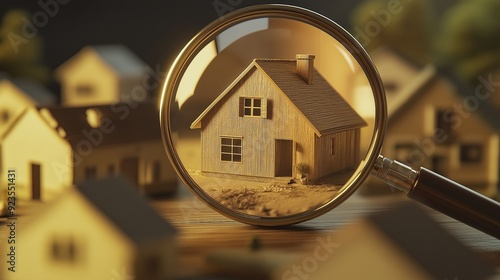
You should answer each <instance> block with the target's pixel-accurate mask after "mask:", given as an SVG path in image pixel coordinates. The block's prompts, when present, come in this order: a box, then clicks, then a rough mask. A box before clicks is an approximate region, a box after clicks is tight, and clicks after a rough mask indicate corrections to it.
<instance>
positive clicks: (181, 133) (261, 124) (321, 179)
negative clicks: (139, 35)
mask: <svg viewBox="0 0 500 280" xmlns="http://www.w3.org/2000/svg"><path fill="white" fill-rule="evenodd" d="M160 107H161V108H160V123H161V129H162V135H163V140H164V144H165V148H166V151H167V154H168V156H169V158H170V160H171V162H172V164H173V166H174V168H175V170H176V172H177V173H178V175H179V176H180V178H181V180H182V181H183V182H184V184H185V185H186V186H187V187H188V188H189V189H190V190H191V191H192V192H193V193H194V194H195V195H196V196H197V197H198V198H200V199H201V200H202V201H204V202H206V203H207V204H208V205H209V206H210V207H212V208H213V209H214V210H216V211H218V212H219V213H221V214H223V215H225V216H227V217H229V218H232V219H234V220H237V221H240V222H243V223H247V224H251V225H260V226H282V225H289V224H295V223H299V222H303V221H305V220H309V219H312V218H314V217H317V216H319V215H321V214H324V213H326V212H328V211H330V210H332V209H333V208H335V207H336V206H337V205H339V204H340V203H342V202H343V201H345V200H346V199H347V198H348V197H349V196H350V195H351V194H353V193H354V191H355V190H356V189H357V188H358V187H359V186H360V184H361V183H362V182H363V181H364V180H366V179H367V178H368V177H369V176H370V174H372V175H375V176H376V177H379V178H381V179H382V180H384V181H385V182H386V183H388V184H389V185H391V186H393V187H395V188H397V189H399V190H402V191H404V192H406V193H407V195H408V197H410V198H412V199H414V200H417V201H419V202H421V203H423V204H425V205H428V206H430V207H432V208H434V209H436V210H438V211H440V212H443V213H445V214H447V215H449V216H451V217H453V218H455V219H457V220H460V221H462V222H464V223H467V224H469V225H471V226H473V227H475V228H477V229H479V230H481V231H483V232H485V233H487V234H490V235H492V236H494V237H496V238H500V204H499V203H497V202H495V201H494V200H491V199H489V198H487V197H484V196H482V195H480V194H478V193H475V192H473V191H472V190H470V189H468V188H466V187H464V186H461V185H459V184H457V183H455V182H452V181H450V180H449V179H447V178H445V177H442V176H440V175H438V174H436V173H434V172H432V171H430V170H428V169H425V168H420V169H419V170H413V169H412V168H410V167H408V166H406V165H404V164H402V163H400V162H397V161H393V160H390V159H388V158H385V157H383V156H381V155H380V152H381V149H382V141H383V138H384V135H385V132H386V124H387V107H386V100H385V93H384V88H383V85H382V82H381V79H380V77H379V74H378V72H377V70H376V68H375V66H374V65H373V62H372V61H371V59H370V57H369V56H368V54H367V53H366V51H365V50H364V49H363V47H362V46H361V45H360V44H359V43H358V42H357V41H356V40H355V39H354V38H353V37H352V36H351V35H350V34H349V33H348V32H347V31H345V30H344V29H343V28H341V27H340V26H339V25H337V24H336V23H334V22H333V21H331V20H330V19H328V18H326V17H324V16H322V15H319V14H317V13H315V12H312V11H309V10H306V9H303V8H299V7H294V6H287V5H258V6H253V7H248V8H243V9H240V10H237V11H234V12H232V13H230V14H227V15H225V16H224V17H222V18H220V19H219V20H216V21H215V22H213V23H211V24H210V25H208V26H207V27H206V28H204V29H203V30H202V31H201V32H200V33H198V34H197V35H196V36H195V37H194V38H193V39H192V40H191V41H190V42H189V43H188V44H187V45H186V46H185V48H184V49H183V50H182V51H181V53H180V54H179V55H178V57H177V58H176V60H175V61H174V63H173V65H172V66H171V68H170V70H169V72H168V75H167V78H166V81H165V84H164V88H163V93H162V97H161V105H160Z"/></svg>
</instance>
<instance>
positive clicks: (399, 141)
mask: <svg viewBox="0 0 500 280" xmlns="http://www.w3.org/2000/svg"><path fill="white" fill-rule="evenodd" d="M487 94H491V93H488V92H487V88H485V87H477V88H472V87H471V86H470V85H468V84H466V83H464V82H461V80H460V79H458V78H457V77H456V76H454V75H452V74H451V73H450V72H449V71H441V70H436V68H435V67H434V66H428V67H427V68H426V69H425V70H424V71H422V72H421V73H420V74H419V75H418V76H417V77H416V78H415V80H414V81H413V82H412V86H411V87H408V88H406V89H405V90H404V91H402V92H401V93H399V94H398V96H395V97H394V98H393V99H391V100H388V105H389V106H388V107H389V110H388V117H389V121H388V127H387V134H386V137H385V140H384V146H383V149H382V153H383V154H384V155H385V156H387V157H390V158H394V159H397V160H399V161H401V162H403V163H406V164H409V165H411V166H412V167H414V168H419V167H420V166H425V167H427V168H429V169H432V170H434V171H435V172H437V173H440V174H442V175H444V176H446V177H448V178H450V179H451V180H454V181H456V182H459V183H461V184H463V185H465V186H468V187H471V188H473V189H475V190H476V191H479V192H481V193H483V194H485V195H488V196H494V195H495V194H496V193H497V186H498V184H499V182H500V181H499V176H500V152H499V147H500V142H499V141H500V140H499V133H500V123H499V122H498V119H499V114H498V111H496V110H495V109H494V106H492V104H491V102H489V100H488V99H485V98H483V97H484V96H487Z"/></svg>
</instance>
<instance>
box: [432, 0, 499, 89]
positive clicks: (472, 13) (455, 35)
mask: <svg viewBox="0 0 500 280" xmlns="http://www.w3.org/2000/svg"><path fill="white" fill-rule="evenodd" d="M499 16H500V1H498V0H465V1H461V2H460V3H459V4H458V5H456V6H454V7H453V8H452V9H450V10H449V12H448V13H446V14H445V15H444V17H443V23H442V26H441V29H440V32H439V36H438V37H437V40H436V60H437V61H438V62H439V63H440V64H444V65H448V66H451V67H453V68H454V69H455V70H456V71H457V72H458V73H459V74H460V75H462V76H463V77H464V78H465V79H467V80H469V81H472V80H474V79H475V78H476V77H477V75H480V74H481V73H483V72H485V71H488V70H489V69H491V68H496V67H500V18H499Z"/></svg>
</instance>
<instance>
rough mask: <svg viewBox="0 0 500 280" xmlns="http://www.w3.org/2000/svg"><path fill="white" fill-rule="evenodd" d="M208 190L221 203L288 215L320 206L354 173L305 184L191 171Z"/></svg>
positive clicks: (248, 211)
mask: <svg viewBox="0 0 500 280" xmlns="http://www.w3.org/2000/svg"><path fill="white" fill-rule="evenodd" d="M190 174H191V176H192V178H193V179H194V180H195V181H196V182H197V183H198V185H199V186H200V187H202V188H203V189H204V190H205V192H206V193H207V194H208V195H210V196H212V197H213V198H214V199H216V200H217V201H219V202H220V203H221V204H222V205H224V206H226V207H228V208H230V209H233V210H236V211H240V212H243V213H246V214H250V215H257V216H269V217H276V216H285V215H291V214H296V213H300V212H304V211H307V210H309V209H313V208H316V207H318V206H321V205H323V204H325V203H327V202H328V201H330V200H331V199H332V198H334V197H335V195H336V194H337V193H338V191H339V189H340V188H341V187H342V186H343V184H344V183H345V182H346V181H347V179H348V178H349V177H350V174H351V173H347V174H337V176H334V177H331V178H325V179H323V180H319V181H318V182H315V183H312V184H308V185H303V184H301V183H300V182H299V181H298V180H292V181H290V179H291V178H275V179H267V180H259V181H249V180H238V179H234V178H232V179H228V178H219V177H215V176H211V175H204V174H203V175H202V174H201V173H200V172H191V173H190Z"/></svg>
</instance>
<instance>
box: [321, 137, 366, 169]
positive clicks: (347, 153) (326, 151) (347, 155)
mask: <svg viewBox="0 0 500 280" xmlns="http://www.w3.org/2000/svg"><path fill="white" fill-rule="evenodd" d="M332 138H335V139H336V141H335V142H336V143H335V153H334V154H333V155H332V154H331V151H330V145H331V142H332ZM359 145H360V129H359V128H358V129H353V130H347V131H342V132H338V133H333V134H329V135H324V136H322V137H316V150H315V153H316V161H315V165H314V166H315V168H314V171H315V172H317V173H315V174H314V176H315V177H316V178H319V177H322V176H325V175H328V174H331V173H334V172H338V171H342V170H347V169H353V168H356V167H357V166H358V165H359Z"/></svg>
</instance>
